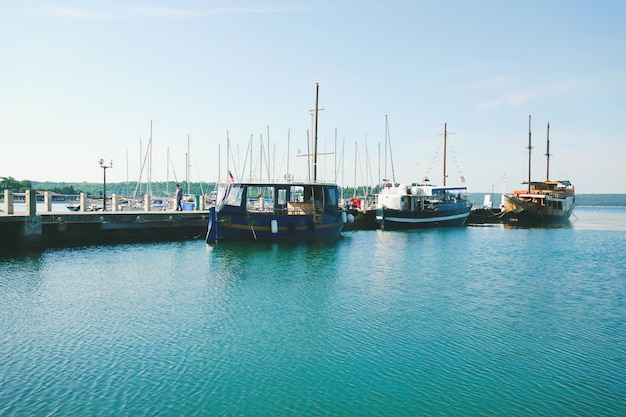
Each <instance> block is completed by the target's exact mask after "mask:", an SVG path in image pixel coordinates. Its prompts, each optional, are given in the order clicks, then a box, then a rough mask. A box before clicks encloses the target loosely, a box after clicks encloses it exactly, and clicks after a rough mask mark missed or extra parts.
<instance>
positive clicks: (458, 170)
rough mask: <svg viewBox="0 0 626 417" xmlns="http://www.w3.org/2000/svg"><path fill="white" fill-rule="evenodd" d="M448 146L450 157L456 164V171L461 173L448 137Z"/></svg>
mask: <svg viewBox="0 0 626 417" xmlns="http://www.w3.org/2000/svg"><path fill="white" fill-rule="evenodd" d="M448 147H449V148H450V153H451V154H452V159H454V164H455V165H456V172H457V173H458V174H460V175H461V176H462V175H463V173H462V171H461V166H460V165H459V161H458V160H457V159H456V153H454V149H453V147H452V141H451V140H449V139H448Z"/></svg>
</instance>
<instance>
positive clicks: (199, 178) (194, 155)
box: [189, 141, 204, 195]
mask: <svg viewBox="0 0 626 417" xmlns="http://www.w3.org/2000/svg"><path fill="white" fill-rule="evenodd" d="M189 147H190V148H191V152H190V153H192V154H193V163H194V164H195V166H196V175H197V176H198V183H199V184H200V192H201V193H202V195H204V187H203V186H202V179H201V178H202V177H201V176H200V170H199V169H198V166H199V165H198V161H196V153H195V151H194V149H193V144H192V143H191V141H189Z"/></svg>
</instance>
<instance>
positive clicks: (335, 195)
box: [326, 187, 339, 214]
mask: <svg viewBox="0 0 626 417" xmlns="http://www.w3.org/2000/svg"><path fill="white" fill-rule="evenodd" d="M338 205H339V189H338V188H336V187H328V188H326V210H328V211H329V212H330V213H331V214H336V213H337V207H338Z"/></svg>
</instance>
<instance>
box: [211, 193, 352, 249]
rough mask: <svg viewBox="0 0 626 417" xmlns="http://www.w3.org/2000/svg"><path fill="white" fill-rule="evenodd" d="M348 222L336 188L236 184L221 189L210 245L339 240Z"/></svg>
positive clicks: (212, 208)
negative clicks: (296, 240)
mask: <svg viewBox="0 0 626 417" xmlns="http://www.w3.org/2000/svg"><path fill="white" fill-rule="evenodd" d="M345 222H346V213H345V211H343V210H341V209H340V208H339V189H338V188H337V186H336V185H335V184H323V183H309V182H282V183H278V182H276V183H261V182H258V183H255V182H235V183H228V184H222V185H220V187H219V189H218V193H217V199H216V202H215V206H212V207H210V208H209V228H208V232H207V237H206V241H207V243H214V242H217V241H229V240H283V239H311V238H320V237H325V236H335V235H338V234H339V232H341V230H342V228H343V225H344V223H345Z"/></svg>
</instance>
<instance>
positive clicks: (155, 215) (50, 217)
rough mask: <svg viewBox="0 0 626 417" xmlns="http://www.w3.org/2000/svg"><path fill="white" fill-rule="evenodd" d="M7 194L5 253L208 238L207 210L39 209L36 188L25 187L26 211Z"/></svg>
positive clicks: (0, 221)
mask: <svg viewBox="0 0 626 417" xmlns="http://www.w3.org/2000/svg"><path fill="white" fill-rule="evenodd" d="M12 203H13V202H12V200H11V197H10V196H7V193H5V201H4V206H5V207H4V211H3V212H1V213H0V254H2V253H4V252H9V251H16V250H22V249H30V248H33V249H35V248H36V249H43V248H48V247H65V246H81V245H93V244H111V243H123V242H146V241H168V240H183V239H198V238H202V239H204V237H205V235H206V232H207V226H208V210H196V211H147V210H142V211H106V212H105V211H75V212H74V211H63V212H52V211H45V212H42V213H38V212H36V195H35V192H34V191H32V192H30V191H27V192H26V212H24V213H14V212H13V204H12Z"/></svg>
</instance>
